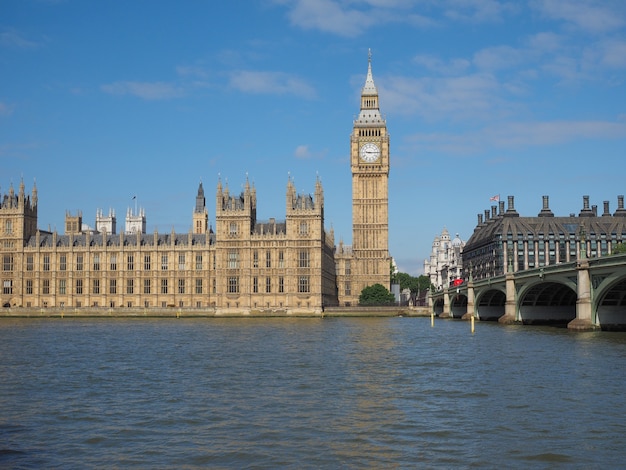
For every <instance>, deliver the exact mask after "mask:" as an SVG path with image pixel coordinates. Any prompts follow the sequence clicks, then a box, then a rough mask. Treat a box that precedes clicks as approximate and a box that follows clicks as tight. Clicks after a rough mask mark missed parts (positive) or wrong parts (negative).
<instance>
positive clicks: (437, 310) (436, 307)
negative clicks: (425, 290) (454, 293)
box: [433, 297, 444, 316]
mask: <svg viewBox="0 0 626 470" xmlns="http://www.w3.org/2000/svg"><path fill="white" fill-rule="evenodd" d="M443 306H444V301H443V297H440V298H438V299H436V300H435V301H434V302H433V313H434V314H435V315H436V316H440V315H441V314H442V313H443Z"/></svg>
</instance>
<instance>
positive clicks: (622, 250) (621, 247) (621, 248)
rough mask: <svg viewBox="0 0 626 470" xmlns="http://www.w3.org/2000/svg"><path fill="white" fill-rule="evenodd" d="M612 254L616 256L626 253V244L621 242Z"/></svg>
mask: <svg viewBox="0 0 626 470" xmlns="http://www.w3.org/2000/svg"><path fill="white" fill-rule="evenodd" d="M612 252H613V254H614V255H619V254H622V253H626V243H623V242H619V243H618V244H617V245H615V246H614V247H613V250H612Z"/></svg>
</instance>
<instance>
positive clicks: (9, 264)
mask: <svg viewBox="0 0 626 470" xmlns="http://www.w3.org/2000/svg"><path fill="white" fill-rule="evenodd" d="M185 260H186V257H185V255H184V254H179V255H178V270H179V271H184V270H185V268H186V263H185ZM195 261H196V262H195V269H196V270H197V271H200V270H202V255H199V254H198V255H196V257H195ZM34 267H35V263H34V257H33V255H28V256H27V257H26V271H33V270H34ZM101 267H102V263H101V258H100V255H99V254H98V253H96V254H94V255H93V256H92V270H93V271H100V269H101ZM13 268H14V265H13V255H4V256H3V261H2V270H3V271H13ZM84 268H85V263H84V257H83V255H76V261H75V270H76V271H83V270H84ZM117 268H118V261H117V255H115V254H112V255H111V256H110V259H109V269H110V270H111V271H117ZM151 268H152V257H151V255H144V257H143V269H144V271H149V270H150V269H151ZM42 269H43V270H44V271H50V255H43V262H42ZM168 269H169V257H168V255H161V270H162V271H167V270H168ZM213 269H215V259H213ZM126 270H127V271H134V270H135V255H127V256H126ZM59 271H67V256H66V255H61V256H59Z"/></svg>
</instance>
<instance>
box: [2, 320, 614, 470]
mask: <svg viewBox="0 0 626 470" xmlns="http://www.w3.org/2000/svg"><path fill="white" fill-rule="evenodd" d="M625 364H626V334H624V333H605V332H592V333H574V332H570V331H567V330H564V329H556V328H536V327H528V326H524V327H518V326H501V325H497V324H493V323H477V324H476V331H475V333H474V334H471V332H470V326H469V323H468V322H462V321H450V320H448V321H445V320H438V321H436V323H435V326H434V328H433V327H431V325H430V319H425V318H360V319H284V318H281V319H278V318H277V319H253V318H248V319H183V318H181V319H155V320H150V319H102V320H96V319H89V320H83V319H80V320H78V319H45V320H41V319H1V320H0V468H63V469H68V468H189V469H193V468H258V469H263V468H267V469H270V468H271V469H273V468H415V467H419V468H531V467H532V468H616V467H621V466H623V465H624V462H625V461H626V444H625V443H624V442H625V438H626V424H625V421H624V416H626V400H625V399H624V398H625V394H626V375H625V374H624V371H625Z"/></svg>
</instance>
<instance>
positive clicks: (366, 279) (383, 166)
mask: <svg viewBox="0 0 626 470" xmlns="http://www.w3.org/2000/svg"><path fill="white" fill-rule="evenodd" d="M350 168H351V170H352V246H345V245H343V243H340V244H339V246H338V248H337V250H336V253H335V262H336V263H337V288H338V296H339V304H340V305H342V306H349V305H357V304H358V301H359V294H360V293H361V291H362V290H363V289H364V288H365V287H367V286H371V285H373V284H382V285H383V286H385V287H386V288H387V289H390V279H391V256H390V255H389V133H388V132H387V122H386V121H385V119H384V118H383V117H382V115H381V113H380V108H379V103H378V89H377V88H376V85H375V84H374V78H373V75H372V61H371V54H370V58H369V61H368V67H367V77H366V79H365V85H364V86H363V89H362V90H361V109H360V111H359V115H358V117H357V118H356V120H355V121H354V124H353V129H352V135H351V136H350Z"/></svg>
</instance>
